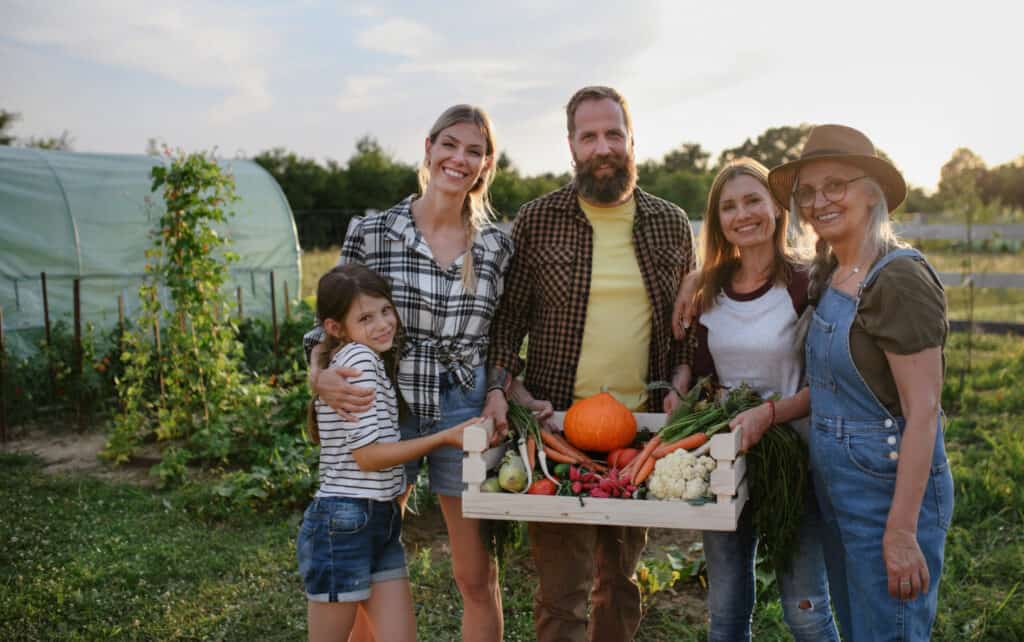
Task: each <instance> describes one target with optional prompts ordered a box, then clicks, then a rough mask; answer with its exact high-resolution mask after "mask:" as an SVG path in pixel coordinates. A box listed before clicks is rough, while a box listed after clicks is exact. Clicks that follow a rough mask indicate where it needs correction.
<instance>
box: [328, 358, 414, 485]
mask: <svg viewBox="0 0 1024 642" xmlns="http://www.w3.org/2000/svg"><path fill="white" fill-rule="evenodd" d="M330 367H332V368H335V367H338V368H354V369H356V370H360V371H362V374H361V375H359V376H358V377H355V378H350V379H349V383H351V384H353V385H356V386H369V387H372V388H373V389H374V390H376V391H377V394H376V397H375V398H374V403H373V406H372V407H371V408H370V409H369V410H367V411H366V412H363V413H360V414H358V415H356V421H354V422H351V421H344V420H343V419H342V418H341V417H340V416H338V413H336V412H334V410H332V409H331V407H330V406H328V405H327V404H325V403H323V402H322V401H320V399H317V400H316V423H317V427H318V428H319V430H320V488H319V490H317V492H316V496H317V497H325V496H342V497H364V498H370V499H377V500H388V499H394V498H395V497H398V496H399V495H400V494H401V493H402V491H403V490H404V489H405V472H404V469H403V467H402V466H400V465H399V466H392V467H391V468H385V469H384V470H378V471H371V472H364V471H362V470H360V469H359V464H357V463H356V460H355V457H353V455H352V451H354V450H358V449H359V448H362V447H363V446H368V445H370V444H373V443H377V442H380V443H383V444H388V443H394V442H396V441H398V440H399V438H400V435H399V432H398V401H397V398H396V397H395V388H394V386H393V385H391V380H390V379H388V376H387V372H385V370H384V362H383V361H381V358H380V357H379V356H378V355H377V353H375V352H374V351H373V350H371V349H369V348H367V347H366V346H364V345H362V344H360V343H349V344H347V345H345V346H344V347H343V348H341V350H338V352H337V353H336V354H335V355H334V357H332V358H331V365H330Z"/></svg>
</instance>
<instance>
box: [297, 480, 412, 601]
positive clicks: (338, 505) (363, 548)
mask: <svg viewBox="0 0 1024 642" xmlns="http://www.w3.org/2000/svg"><path fill="white" fill-rule="evenodd" d="M401 535H402V512H401V510H400V509H399V507H398V502H397V501H395V500H388V501H377V500H374V499H359V498H355V497H317V498H316V499H314V500H313V501H312V502H311V503H310V504H309V507H308V508H306V512H305V513H304V514H303V516H302V525H301V526H299V536H298V540H297V541H296V548H297V549H298V560H299V575H301V576H302V582H303V585H304V587H305V590H306V597H307V598H308V599H309V600H310V601H311V602H361V601H363V600H365V599H367V598H369V597H370V585H371V584H373V583H374V582H385V581H388V580H394V579H398V578H403V577H408V576H409V571H408V569H407V568H406V565H405V549H404V548H403V547H402V540H401Z"/></svg>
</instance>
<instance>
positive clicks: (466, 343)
mask: <svg viewBox="0 0 1024 642" xmlns="http://www.w3.org/2000/svg"><path fill="white" fill-rule="evenodd" d="M412 199H413V197H412V196H410V197H409V198H407V199H405V200H404V201H402V202H401V203H399V204H397V205H395V206H394V207H392V208H391V209H389V210H387V211H385V212H381V213H379V214H374V215H373V216H368V217H365V218H363V219H359V220H358V221H356V222H355V223H353V224H352V225H351V226H350V227H349V231H348V235H347V236H346V237H345V244H344V245H343V246H342V249H341V257H340V259H339V261H338V263H339V265H341V264H344V263H362V264H364V265H366V266H367V267H369V268H371V269H373V270H376V271H377V272H378V273H380V274H381V275H383V276H384V277H386V278H387V279H388V281H390V283H391V294H392V297H393V298H394V301H395V307H396V308H397V309H398V316H399V318H400V319H401V320H402V324H403V326H404V327H405V335H404V336H403V337H402V352H401V358H400V359H399V363H398V382H397V383H398V389H399V392H400V393H401V394H402V397H403V398H404V399H405V401H406V403H408V404H409V409H410V410H412V412H413V414H415V415H416V416H417V417H420V418H421V419H427V420H433V421H436V420H438V419H440V418H441V412H440V408H439V396H440V379H439V377H440V375H441V373H442V372H445V371H447V372H449V373H451V374H452V376H454V377H455V379H456V380H457V381H458V382H459V384H461V385H462V386H463V387H465V388H472V387H473V386H474V385H475V377H474V374H473V370H474V368H475V367H477V366H480V365H485V364H486V357H487V346H488V344H489V333H490V327H491V318H492V317H493V316H494V311H495V308H496V307H497V303H498V299H499V298H500V297H501V293H502V288H503V283H504V278H505V272H506V271H507V270H508V265H509V259H510V258H511V256H512V241H511V240H510V239H509V238H508V236H507V235H506V234H505V233H504V232H502V231H501V230H499V229H498V228H497V227H495V226H493V225H487V226H485V227H483V228H482V229H481V230H480V231H479V233H478V234H477V235H476V238H475V239H473V248H472V252H473V266H474V271H475V273H476V279H477V285H476V292H467V291H466V290H465V289H464V288H463V285H462V261H463V257H462V256H460V257H459V258H458V259H456V260H455V261H454V262H453V263H452V264H451V265H450V266H448V268H447V269H445V270H442V269H441V268H440V267H439V266H438V264H437V262H436V261H435V260H434V255H433V253H432V252H431V251H430V247H429V246H428V245H427V242H426V240H425V239H424V238H423V235H422V234H420V232H419V230H417V229H416V225H415V224H414V223H413V219H412V210H411V207H410V206H411V204H412ZM322 337H323V330H322V329H321V328H319V327H317V328H314V329H313V330H312V331H310V332H309V333H307V334H306V337H305V340H304V344H305V348H306V356H307V358H308V356H309V353H310V351H311V350H312V349H313V346H315V345H316V344H317V343H319V342H320V340H321V339H322Z"/></svg>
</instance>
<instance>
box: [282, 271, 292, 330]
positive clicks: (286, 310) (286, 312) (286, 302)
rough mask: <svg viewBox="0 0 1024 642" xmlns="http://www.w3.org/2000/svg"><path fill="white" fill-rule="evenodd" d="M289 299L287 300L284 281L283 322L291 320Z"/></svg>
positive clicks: (285, 282)
mask: <svg viewBox="0 0 1024 642" xmlns="http://www.w3.org/2000/svg"><path fill="white" fill-rule="evenodd" d="M290 303H291V299H289V298H288V279H285V280H284V322H285V323H288V322H289V321H291V320H292V311H291V305H290Z"/></svg>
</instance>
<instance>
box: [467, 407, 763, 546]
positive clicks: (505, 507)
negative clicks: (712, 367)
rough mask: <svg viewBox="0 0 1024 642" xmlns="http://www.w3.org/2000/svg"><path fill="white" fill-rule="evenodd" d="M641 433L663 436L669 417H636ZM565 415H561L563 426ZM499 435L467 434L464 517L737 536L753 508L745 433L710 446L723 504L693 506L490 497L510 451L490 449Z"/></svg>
mask: <svg viewBox="0 0 1024 642" xmlns="http://www.w3.org/2000/svg"><path fill="white" fill-rule="evenodd" d="M635 416H636V419H637V426H638V428H639V429H641V430H642V429H647V430H649V431H651V432H656V431H658V430H659V429H660V428H661V426H663V425H664V423H665V415H663V414H656V413H635ZM564 418H565V413H555V421H556V422H557V423H558V424H559V425H561V423H562V420H563V419H564ZM492 429H493V426H492V424H491V423H490V421H489V420H488V421H486V422H484V423H482V424H481V425H480V426H473V427H470V428H467V429H466V432H465V435H464V437H463V448H464V449H465V459H464V460H463V466H462V480H463V481H464V482H466V484H467V485H468V489H467V490H466V491H465V492H463V494H462V514H463V515H465V516H466V517H475V518H479V519H505V520H517V521H526V522H563V523H565V522H568V523H574V524H607V525H622V526H650V527H657V528H685V529H694V530H710V531H734V530H736V523H737V521H738V520H739V516H740V512H741V511H742V510H743V505H744V504H745V503H746V502H747V497H748V493H747V480H746V478H745V474H746V471H747V462H746V458H745V457H744V456H743V455H740V454H739V447H740V432H739V431H738V430H737V431H733V432H730V433H719V434H717V435H714V436H713V437H712V438H711V440H710V446H711V448H710V451H709V454H710V455H711V457H712V458H714V459H715V460H716V463H717V466H716V468H715V470H714V471H712V473H711V484H710V486H711V492H712V494H714V495H715V496H716V498H717V500H718V501H717V502H711V503H707V504H704V505H703V506H693V505H691V504H688V503H687V502H684V501H681V500H655V499H602V498H597V497H551V496H545V495H526V494H516V493H485V492H481V491H480V484H481V483H483V481H484V480H485V479H486V478H487V471H488V470H490V469H493V468H494V467H495V466H496V465H497V463H498V462H499V461H500V460H501V457H502V455H503V454H504V448H503V447H501V448H490V449H489V448H487V444H488V443H489V441H490V434H491V431H492Z"/></svg>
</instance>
